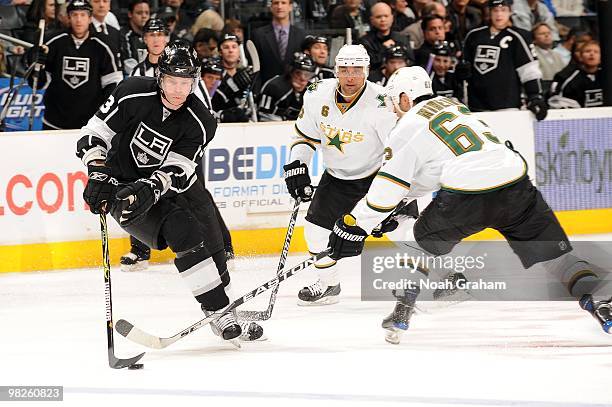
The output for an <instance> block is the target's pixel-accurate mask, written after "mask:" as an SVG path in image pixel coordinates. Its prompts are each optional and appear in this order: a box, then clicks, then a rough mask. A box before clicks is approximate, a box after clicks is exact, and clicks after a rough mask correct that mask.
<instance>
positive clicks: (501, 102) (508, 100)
mask: <svg viewBox="0 0 612 407" xmlns="http://www.w3.org/2000/svg"><path fill="white" fill-rule="evenodd" d="M531 46H532V44H531V34H530V33H529V32H528V31H525V30H521V29H520V28H514V27H508V28H505V29H503V30H501V31H500V32H498V33H492V32H491V30H490V28H489V27H480V28H476V29H474V30H472V31H470V32H469V33H468V34H467V36H466V37H465V45H464V47H463V57H464V59H465V60H466V61H468V62H470V63H471V64H472V72H471V74H472V76H471V78H470V79H469V80H468V84H469V88H468V102H469V106H470V109H472V110H475V111H485V110H498V109H507V108H519V107H520V106H521V84H522V85H523V86H524V87H525V92H526V93H527V95H528V96H529V97H533V96H537V95H539V94H541V93H542V87H541V84H540V79H541V78H542V71H540V67H539V65H538V61H537V60H536V58H535V57H534V56H533V53H532V51H531V48H530V47H531Z"/></svg>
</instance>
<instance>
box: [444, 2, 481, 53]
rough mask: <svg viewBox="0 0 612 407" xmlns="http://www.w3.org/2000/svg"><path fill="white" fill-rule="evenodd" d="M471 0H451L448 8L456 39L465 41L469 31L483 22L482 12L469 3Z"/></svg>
mask: <svg viewBox="0 0 612 407" xmlns="http://www.w3.org/2000/svg"><path fill="white" fill-rule="evenodd" d="M469 2H470V0H451V1H450V3H449V5H448V8H447V13H448V20H449V21H450V22H451V24H452V34H453V37H454V39H455V40H457V41H459V42H461V43H463V40H464V39H465V36H466V35H467V33H468V32H469V31H470V30H472V29H474V28H476V27H480V25H481V24H482V13H481V12H480V10H479V9H477V8H476V7H472V6H470V5H469Z"/></svg>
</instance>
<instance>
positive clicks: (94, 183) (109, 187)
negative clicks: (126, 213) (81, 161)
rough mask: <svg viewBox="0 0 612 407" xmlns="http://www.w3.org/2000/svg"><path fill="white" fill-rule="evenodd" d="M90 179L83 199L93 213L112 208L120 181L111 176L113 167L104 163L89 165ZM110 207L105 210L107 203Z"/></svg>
mask: <svg viewBox="0 0 612 407" xmlns="http://www.w3.org/2000/svg"><path fill="white" fill-rule="evenodd" d="M87 173H88V177H89V178H88V180H87V185H86V186H85V191H83V199H84V200H85V202H87V205H89V210H90V211H91V212H92V213H95V214H99V213H101V212H102V211H103V210H104V211H106V210H108V209H110V205H112V203H113V202H114V200H115V192H117V185H118V182H117V180H116V179H115V178H113V177H112V176H111V169H110V168H108V167H105V166H103V165H91V164H90V165H88V166H87ZM106 204H108V207H107V208H106V210H105V205H106Z"/></svg>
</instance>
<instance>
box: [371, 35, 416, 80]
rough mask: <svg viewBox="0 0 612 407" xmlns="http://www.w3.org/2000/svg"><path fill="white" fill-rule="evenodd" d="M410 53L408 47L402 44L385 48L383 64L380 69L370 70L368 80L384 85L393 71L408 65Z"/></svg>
mask: <svg viewBox="0 0 612 407" xmlns="http://www.w3.org/2000/svg"><path fill="white" fill-rule="evenodd" d="M409 57H410V54H409V51H408V48H406V47H404V46H403V45H394V46H392V47H389V48H387V49H385V52H384V53H383V65H382V67H381V68H380V69H376V70H372V71H370V75H369V76H368V80H369V81H370V82H374V83H375V84H377V85H380V86H385V85H386V84H387V80H388V79H389V77H390V76H391V75H393V72H395V71H397V70H398V69H400V68H403V67H405V66H408V63H409V61H410V60H409V59H408V58H409Z"/></svg>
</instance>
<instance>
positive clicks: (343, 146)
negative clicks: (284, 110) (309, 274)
mask: <svg viewBox="0 0 612 407" xmlns="http://www.w3.org/2000/svg"><path fill="white" fill-rule="evenodd" d="M335 62H336V64H335V73H336V78H330V79H324V80H320V81H317V82H315V83H313V84H312V85H310V86H309V87H308V89H307V91H306V93H305V95H304V105H303V108H302V111H301V112H300V114H299V115H298V119H297V122H296V124H295V136H294V142H293V144H292V146H291V153H290V157H289V160H288V162H289V164H287V165H285V166H284V170H285V180H286V183H287V188H288V190H289V193H290V194H291V195H292V196H293V197H294V198H300V199H301V200H302V201H309V200H311V198H312V202H311V204H310V208H309V209H308V214H307V215H306V226H305V231H304V233H305V238H306V242H307V244H308V250H309V251H310V252H311V253H319V252H322V251H323V250H325V249H326V248H327V241H328V237H329V233H330V231H331V230H332V227H333V225H334V222H335V220H336V219H337V218H338V217H339V216H340V215H342V214H343V213H346V212H348V211H350V210H351V209H353V207H354V206H355V204H356V203H357V202H359V200H361V199H362V198H363V197H364V196H365V194H366V192H367V191H368V188H369V187H370V184H371V182H372V180H373V179H374V175H376V173H377V171H378V169H379V168H380V166H381V164H382V161H383V155H384V146H385V142H386V139H387V135H388V134H389V132H390V131H391V128H392V127H393V125H394V123H395V115H394V114H393V113H391V112H390V111H389V110H388V109H387V108H386V107H385V99H384V88H382V87H381V86H378V85H376V84H374V83H371V82H368V81H366V78H367V76H368V70H369V65H370V58H369V56H368V53H367V52H366V50H365V48H364V47H363V46H361V45H344V46H343V47H342V48H341V49H340V51H339V52H338V55H337V56H336V60H335ZM316 149H318V150H319V152H320V154H322V157H323V163H324V166H325V168H326V170H325V173H324V174H323V176H322V177H321V180H320V182H319V185H318V187H317V189H316V192H315V193H314V196H312V197H311V196H310V194H309V193H308V192H309V191H311V189H310V187H311V180H310V176H309V170H308V165H309V164H310V160H311V158H312V156H313V153H314V151H315V150H316ZM335 264H336V261H335V260H332V259H330V258H328V257H326V258H324V259H322V260H321V261H319V262H317V263H316V264H315V267H316V269H317V270H318V271H319V279H318V280H317V281H316V282H314V284H312V285H310V286H308V287H304V288H303V289H302V290H300V292H299V294H298V298H299V301H298V303H299V304H300V305H323V304H333V303H336V302H338V299H339V297H338V296H339V294H340V282H339V280H338V275H337V270H336V267H334V266H335Z"/></svg>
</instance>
